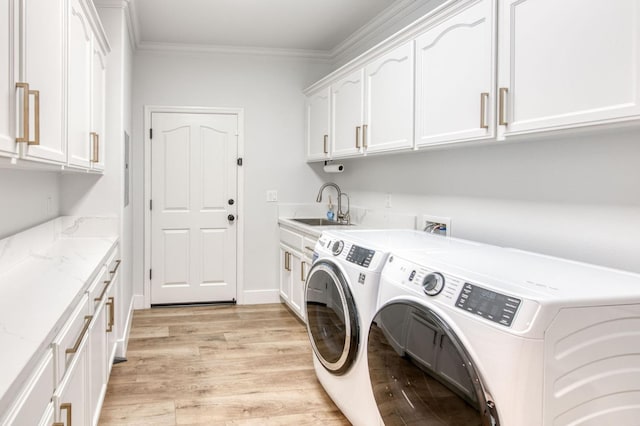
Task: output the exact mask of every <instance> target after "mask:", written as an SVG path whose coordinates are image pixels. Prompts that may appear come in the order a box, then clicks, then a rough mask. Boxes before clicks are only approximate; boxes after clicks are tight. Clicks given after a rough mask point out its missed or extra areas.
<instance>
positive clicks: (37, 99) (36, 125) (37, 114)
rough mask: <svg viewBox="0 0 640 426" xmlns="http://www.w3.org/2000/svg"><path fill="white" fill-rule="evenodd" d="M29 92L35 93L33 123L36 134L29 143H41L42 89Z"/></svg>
mask: <svg viewBox="0 0 640 426" xmlns="http://www.w3.org/2000/svg"><path fill="white" fill-rule="evenodd" d="M29 94H30V95H33V99H34V100H35V102H34V104H33V116H34V118H35V120H34V123H33V132H34V134H35V138H34V139H33V140H32V141H29V142H28V144H29V145H40V91H39V90H29Z"/></svg>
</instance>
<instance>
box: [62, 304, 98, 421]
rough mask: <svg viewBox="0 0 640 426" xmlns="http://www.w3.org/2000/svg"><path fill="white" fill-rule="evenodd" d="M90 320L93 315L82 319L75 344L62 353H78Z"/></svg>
mask: <svg viewBox="0 0 640 426" xmlns="http://www.w3.org/2000/svg"><path fill="white" fill-rule="evenodd" d="M92 319H93V315H86V316H85V317H84V326H83V327H82V331H81V332H80V336H78V339H77V340H76V343H75V344H74V345H73V348H70V349H67V350H66V351H64V353H65V354H75V353H76V352H78V348H79V347H80V342H82V339H83V338H84V335H85V334H87V330H88V329H89V324H91V320H92ZM69 411H71V408H69Z"/></svg>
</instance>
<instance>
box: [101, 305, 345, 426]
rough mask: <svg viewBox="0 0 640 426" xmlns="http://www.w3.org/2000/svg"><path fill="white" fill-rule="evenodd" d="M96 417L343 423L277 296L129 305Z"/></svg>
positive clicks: (303, 335) (300, 328) (109, 421)
mask: <svg viewBox="0 0 640 426" xmlns="http://www.w3.org/2000/svg"><path fill="white" fill-rule="evenodd" d="M127 360H128V361H127V362H125V363H121V364H116V365H114V366H113V370H112V373H111V377H110V379H109V386H108V388H107V395H106V397H105V401H104V405H103V407H102V413H101V417H100V423H99V424H100V425H102V426H109V425H118V426H120V425H158V426H159V425H191V426H195V425H314V424H318V425H349V422H348V421H347V420H346V419H345V417H344V416H343V415H342V413H340V411H339V410H338V408H337V407H336V406H335V405H334V404H333V402H332V401H331V399H330V398H329V397H328V396H327V394H326V393H325V392H324V389H323V388H322V385H320V383H319V382H318V381H317V379H316V375H315V372H314V369H313V363H312V353H311V348H310V345H309V340H308V337H307V332H306V328H305V327H304V325H303V324H302V323H301V322H300V321H298V319H297V318H295V317H294V315H293V314H292V313H291V312H289V311H288V310H287V309H286V308H285V307H284V306H283V305H281V304H273V305H250V306H246V305H245V306H212V307H188V308H154V309H149V310H143V311H136V312H135V313H134V316H133V326H132V329H131V336H130V340H129V347H128V350H127Z"/></svg>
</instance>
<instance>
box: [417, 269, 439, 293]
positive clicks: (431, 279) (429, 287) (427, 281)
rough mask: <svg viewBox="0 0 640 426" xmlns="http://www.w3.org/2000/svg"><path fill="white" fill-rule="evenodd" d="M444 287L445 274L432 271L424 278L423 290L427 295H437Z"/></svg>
mask: <svg viewBox="0 0 640 426" xmlns="http://www.w3.org/2000/svg"><path fill="white" fill-rule="evenodd" d="M443 288H444V276H443V275H442V274H441V273H439V272H431V273H429V274H427V275H426V276H425V277H424V279H423V280H422V290H423V291H424V294H426V295H427V296H436V295H438V294H440V292H441V291H442V289H443Z"/></svg>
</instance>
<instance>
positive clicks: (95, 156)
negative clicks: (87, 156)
mask: <svg viewBox="0 0 640 426" xmlns="http://www.w3.org/2000/svg"><path fill="white" fill-rule="evenodd" d="M99 147H100V136H99V135H98V134H97V133H96V132H91V151H92V152H91V162H92V163H97V162H98V161H100V155H99V153H98V149H99Z"/></svg>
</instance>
